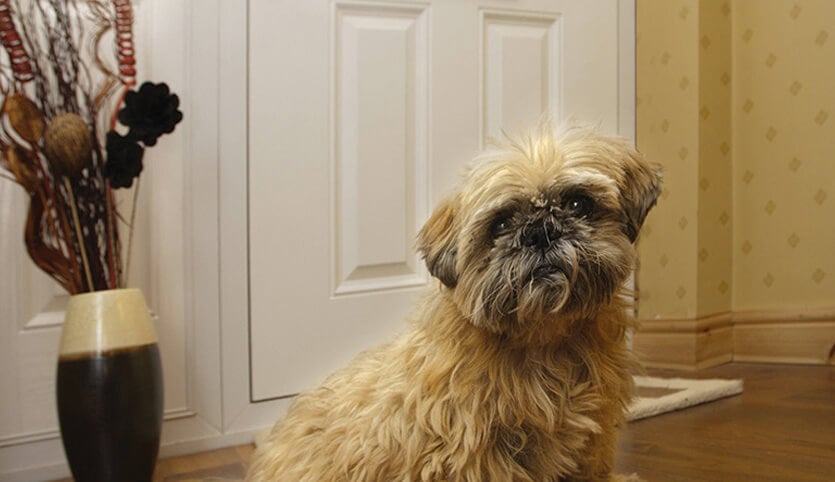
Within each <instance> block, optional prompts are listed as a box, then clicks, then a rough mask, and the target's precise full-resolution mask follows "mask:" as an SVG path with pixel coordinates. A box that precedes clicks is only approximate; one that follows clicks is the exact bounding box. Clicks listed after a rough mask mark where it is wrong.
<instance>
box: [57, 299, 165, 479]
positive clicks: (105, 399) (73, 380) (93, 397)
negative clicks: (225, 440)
mask: <svg viewBox="0 0 835 482" xmlns="http://www.w3.org/2000/svg"><path fill="white" fill-rule="evenodd" d="M56 396H57V402H58V419H59V422H60V426H61V439H62V441H63V444H64V452H65V453H66V456H67V461H68V462H69V466H70V470H71V471H72V474H73V477H74V478H75V480H76V481H78V482H86V481H137V482H138V481H150V480H151V478H152V476H153V472H154V466H155V464H156V460H157V454H158V451H159V441H160V432H161V429H162V412H163V382H162V366H161V363H160V354H159V346H158V344H157V335H156V330H155V329H154V325H153V321H152V320H151V317H150V314H149V311H148V307H147V305H146V304H145V297H144V296H143V295H142V292H141V291H140V290H138V289H118V290H106V291H95V292H92V293H84V294H79V295H74V296H72V297H71V298H70V301H69V304H68V305H67V312H66V318H65V321H64V326H63V333H62V336H61V347H60V352H59V359H58V373H57V382H56Z"/></svg>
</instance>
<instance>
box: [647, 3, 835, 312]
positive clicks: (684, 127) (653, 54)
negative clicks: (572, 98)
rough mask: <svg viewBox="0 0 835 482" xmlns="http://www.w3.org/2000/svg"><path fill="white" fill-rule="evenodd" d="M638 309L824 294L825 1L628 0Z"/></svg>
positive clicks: (819, 299)
mask: <svg viewBox="0 0 835 482" xmlns="http://www.w3.org/2000/svg"><path fill="white" fill-rule="evenodd" d="M637 15H638V19H637V32H638V40H637V102H638V104H637V116H638V122H637V142H638V147H639V148H640V149H641V150H642V151H643V152H644V153H645V154H646V155H647V156H648V157H649V158H650V159H653V160H656V161H658V162H660V163H662V164H663V165H664V167H665V189H664V193H663V194H662V197H661V199H660V200H659V205H658V207H657V208H656V209H655V211H654V212H653V213H652V214H651V215H650V217H649V219H648V220H647V226H646V227H647V229H645V231H644V232H643V234H642V236H641V239H640V242H639V243H640V244H639V249H640V252H641V267H640V271H639V276H638V287H639V289H640V300H639V315H640V317H641V318H643V319H659V318H660V319H677V318H698V317H701V316H707V315H710V314H715V313H722V312H726V311H731V310H733V311H746V310H769V309H808V308H816V307H832V306H835V202H833V201H834V200H833V194H835V119H833V118H832V114H833V113H835V39H833V38H832V36H833V34H835V2H832V1H829V0H794V1H791V0H768V1H762V0H674V1H670V0H638V1H637Z"/></svg>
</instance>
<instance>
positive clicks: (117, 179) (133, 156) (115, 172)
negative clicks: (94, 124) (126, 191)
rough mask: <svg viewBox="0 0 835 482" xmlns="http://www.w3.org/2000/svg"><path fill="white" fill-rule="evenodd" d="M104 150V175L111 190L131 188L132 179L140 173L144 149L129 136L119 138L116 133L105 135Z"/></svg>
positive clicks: (111, 132)
mask: <svg viewBox="0 0 835 482" xmlns="http://www.w3.org/2000/svg"><path fill="white" fill-rule="evenodd" d="M105 148H106V149H107V162H106V163H105V164H104V175H105V177H107V179H109V180H110V186H111V187H113V188H120V187H131V186H132V185H133V179H134V178H135V177H138V176H139V173H141V172H142V155H143V154H144V153H145V149H143V148H142V146H140V145H139V143H138V142H137V141H136V140H135V139H133V138H131V137H130V136H121V135H119V133H118V132H116V131H110V132H108V133H107V139H106V144H105Z"/></svg>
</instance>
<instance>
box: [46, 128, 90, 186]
mask: <svg viewBox="0 0 835 482" xmlns="http://www.w3.org/2000/svg"><path fill="white" fill-rule="evenodd" d="M43 150H44V154H45V155H46V158H47V160H48V161H49V165H50V167H51V168H52V170H53V172H55V173H56V174H60V175H64V176H67V177H75V176H78V175H79V174H81V171H83V170H84V168H85V167H87V166H89V165H90V163H91V162H92V156H93V136H92V135H91V134H90V127H89V126H88V125H87V122H85V121H84V119H82V118H81V116H80V115H78V114H73V113H71V112H69V113H66V114H59V115H56V116H55V117H53V118H52V120H51V121H50V122H49V126H47V128H46V133H45V134H44V145H43Z"/></svg>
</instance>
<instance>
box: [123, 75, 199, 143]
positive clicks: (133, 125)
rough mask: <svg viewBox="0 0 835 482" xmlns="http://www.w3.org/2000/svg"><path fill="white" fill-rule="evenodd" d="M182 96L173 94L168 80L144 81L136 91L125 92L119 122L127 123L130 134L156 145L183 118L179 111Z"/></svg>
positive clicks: (143, 141) (139, 139)
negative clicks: (166, 82)
mask: <svg viewBox="0 0 835 482" xmlns="http://www.w3.org/2000/svg"><path fill="white" fill-rule="evenodd" d="M178 107H180V98H179V97H177V94H172V93H171V92H170V91H169V90H168V86H167V85H166V84H165V83H159V84H154V83H151V82H145V83H143V84H142V85H141V86H140V87H139V90H137V91H133V90H131V91H129V92H128V93H127V94H125V106H124V107H123V108H122V109H121V110H120V111H119V122H121V123H122V124H124V125H126V126H128V127H129V128H130V131H129V132H128V136H130V137H133V138H134V139H136V140H138V141H141V142H142V143H143V144H145V145H146V146H153V145H155V144H156V143H157V138H159V136H161V135H163V134H169V133H171V132H173V131H174V126H176V125H177V123H178V122H180V121H181V120H183V113H182V112H180V111H179V110H177V108H178Z"/></svg>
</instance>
